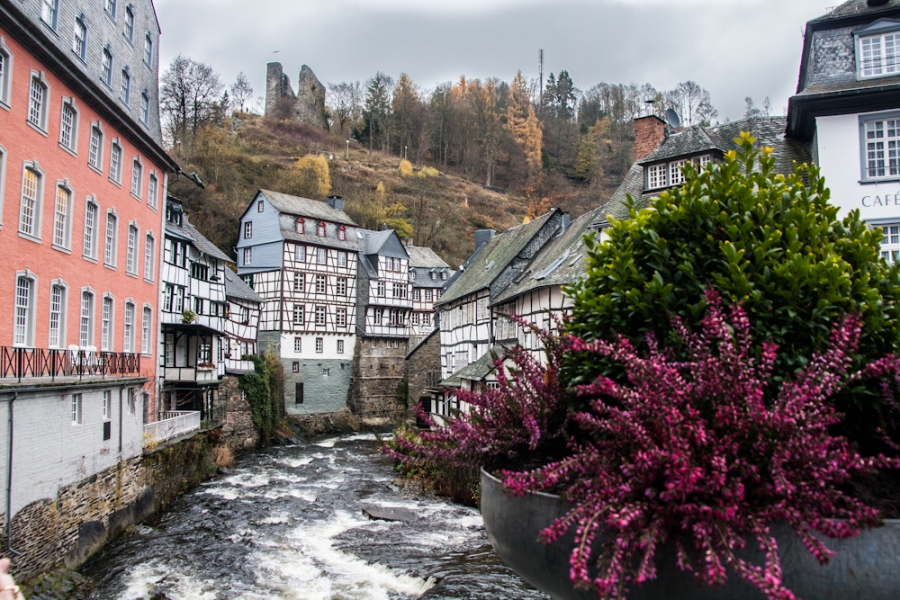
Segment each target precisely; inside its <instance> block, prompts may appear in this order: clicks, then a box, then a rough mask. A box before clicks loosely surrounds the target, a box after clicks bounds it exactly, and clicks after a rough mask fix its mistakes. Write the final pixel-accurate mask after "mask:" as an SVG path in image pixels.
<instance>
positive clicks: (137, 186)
mask: <svg viewBox="0 0 900 600" xmlns="http://www.w3.org/2000/svg"><path fill="white" fill-rule="evenodd" d="M143 182H144V167H143V165H141V161H140V160H138V159H137V158H135V159H134V161H133V162H132V163H131V195H132V196H134V197H135V198H140V197H141V187H142V184H143Z"/></svg>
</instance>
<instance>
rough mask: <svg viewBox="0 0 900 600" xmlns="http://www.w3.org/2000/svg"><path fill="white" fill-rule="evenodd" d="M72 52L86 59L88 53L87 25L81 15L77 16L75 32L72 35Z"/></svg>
mask: <svg viewBox="0 0 900 600" xmlns="http://www.w3.org/2000/svg"><path fill="white" fill-rule="evenodd" d="M72 52H74V53H75V55H76V56H78V58H80V59H81V60H84V58H85V56H86V55H87V25H85V24H84V20H82V18H81V17H76V18H75V32H74V34H73V35H72Z"/></svg>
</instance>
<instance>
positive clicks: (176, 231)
mask: <svg viewBox="0 0 900 600" xmlns="http://www.w3.org/2000/svg"><path fill="white" fill-rule="evenodd" d="M171 199H172V200H174V202H177V206H178V208H179V209H180V208H181V200H178V199H177V198H171ZM166 233H167V234H169V235H172V236H174V237H177V238H180V239H183V240H187V241H190V242H191V243H192V244H193V245H194V247H196V248H197V250H199V251H200V252H202V253H203V254H206V255H207V256H212V257H213V258H217V259H219V260H224V261H225V262H234V259H233V258H231V257H230V256H228V255H227V254H225V253H224V252H222V251H221V250H219V249H218V248H217V247H216V245H215V244H213V243H212V242H211V241H209V240H208V239H206V237H204V235H203V234H202V233H200V232H199V231H197V228H196V227H194V226H193V225H191V222H190V221H189V220H188V216H187V213H185V212H183V211H182V215H181V225H176V224H175V223H170V222H169V221H166ZM226 270H227V269H226Z"/></svg>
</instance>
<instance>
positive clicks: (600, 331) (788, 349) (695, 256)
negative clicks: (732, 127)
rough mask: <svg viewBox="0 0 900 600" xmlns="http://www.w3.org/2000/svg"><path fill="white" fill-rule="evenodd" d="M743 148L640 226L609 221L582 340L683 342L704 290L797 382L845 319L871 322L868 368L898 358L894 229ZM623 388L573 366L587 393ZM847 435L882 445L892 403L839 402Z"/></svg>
mask: <svg viewBox="0 0 900 600" xmlns="http://www.w3.org/2000/svg"><path fill="white" fill-rule="evenodd" d="M736 141H738V142H739V145H740V150H739V151H737V152H734V151H732V152H729V153H728V154H727V155H726V156H725V160H724V161H723V162H720V163H712V164H709V165H707V166H706V168H705V169H703V170H701V171H700V172H699V173H698V172H696V171H695V170H694V169H693V168H692V167H691V166H690V165H689V164H688V165H687V166H686V167H685V176H686V182H685V184H684V185H683V186H681V187H678V188H673V189H671V190H667V191H664V192H662V193H661V194H660V195H659V196H658V197H657V198H654V199H653V200H651V201H650V204H649V206H648V208H647V209H645V210H640V211H638V210H636V208H635V206H634V202H633V199H631V198H630V197H629V202H630V203H631V210H630V218H629V219H627V220H619V221H617V220H613V219H610V227H609V228H608V229H607V232H608V234H609V240H608V241H607V242H605V243H597V240H596V239H595V238H590V239H589V240H588V248H589V252H588V257H587V267H588V269H587V276H586V278H585V279H583V280H582V281H580V282H579V283H577V284H575V285H573V286H572V287H570V288H569V289H568V290H567V291H568V293H569V294H571V295H572V297H573V298H574V308H573V311H572V320H571V322H570V323H569V325H568V330H569V332H570V333H572V334H574V335H577V336H580V337H582V338H584V339H586V340H589V339H597V338H604V339H610V338H611V337H612V336H614V335H616V334H623V335H625V336H627V337H629V338H631V339H632V340H633V341H634V342H635V343H637V344H639V345H640V344H645V343H646V342H645V334H647V333H649V332H654V333H655V334H656V335H657V336H658V337H660V338H666V337H668V338H669V340H668V341H674V336H673V335H672V331H671V327H670V318H671V315H673V314H676V315H680V316H681V317H682V318H684V319H685V321H686V323H687V324H688V325H689V326H691V327H694V328H696V327H697V326H698V325H699V320H700V318H701V316H702V314H703V311H704V309H705V307H706V302H705V298H704V289H705V288H706V287H708V286H712V287H714V288H715V289H716V290H718V291H719V293H720V294H721V296H722V297H723V300H724V302H725V303H726V304H728V303H737V302H740V303H742V304H743V306H744V309H745V310H746V312H747V316H748V317H749V319H750V323H751V326H752V328H753V334H754V339H755V340H756V341H757V343H758V344H761V343H762V342H763V341H766V340H771V341H773V342H775V343H777V344H778V346H779V348H780V349H781V350H780V352H779V357H778V363H777V365H776V370H775V376H776V377H778V378H782V377H785V376H790V375H792V374H793V373H795V372H796V370H797V369H798V368H800V367H801V366H802V363H803V361H804V360H805V359H804V357H809V356H811V355H812V352H813V351H815V350H819V349H821V348H823V347H824V344H825V342H826V341H827V340H828V336H829V333H830V331H831V328H832V327H834V326H836V325H837V324H838V323H839V322H840V319H841V317H842V316H843V315H846V314H848V313H855V314H859V315H860V317H861V319H862V322H863V331H862V338H861V340H860V345H859V350H858V355H857V356H856V364H855V365H854V366H855V367H857V368H858V367H860V366H861V365H862V364H863V362H864V361H865V360H866V359H870V360H871V359H874V358H877V357H881V356H884V355H886V354H889V353H892V352H895V351H896V350H897V348H898V340H900V304H898V293H900V270H898V267H897V266H896V265H894V266H889V265H888V264H887V263H886V262H885V261H883V260H882V259H881V257H880V247H879V242H880V240H881V231H880V229H878V228H875V229H870V228H868V227H867V226H866V225H865V223H863V222H862V221H861V220H860V218H859V213H858V211H853V212H851V213H850V214H849V215H848V216H847V217H845V218H843V219H838V216H837V214H838V209H837V207H835V206H833V205H831V204H830V203H829V196H830V192H829V190H828V189H827V188H826V187H825V180H824V179H823V178H822V177H821V176H820V173H819V170H818V168H817V167H816V166H814V165H812V166H807V165H803V166H798V167H797V168H796V170H795V172H794V173H793V174H791V175H788V176H784V175H782V174H776V173H775V172H774V167H775V158H774V156H772V154H771V153H772V149H771V148H763V149H762V150H758V149H755V148H754V142H755V139H754V138H753V137H751V136H750V135H749V134H746V133H742V134H741V138H739V139H737V140H736ZM601 372H602V373H604V374H606V375H608V376H610V375H611V376H621V372H620V371H618V368H617V367H616V366H615V365H613V364H599V363H598V362H597V359H596V357H594V356H591V357H588V356H587V355H574V356H571V357H569V360H568V363H567V365H566V374H567V376H568V377H569V379H570V380H571V381H572V383H583V382H586V381H587V380H589V379H592V378H593V376H595V375H596V374H598V373H601ZM836 402H837V406H838V409H839V410H841V411H842V412H844V413H846V415H847V418H846V420H845V426H846V428H847V429H846V431H847V432H850V434H851V437H853V438H856V439H857V440H866V441H868V440H870V439H872V436H873V435H874V434H875V429H876V428H879V427H880V428H883V429H885V430H888V429H891V427H890V422H889V418H888V417H889V415H888V414H887V410H886V406H887V405H886V403H885V402H884V399H883V396H882V394H881V391H880V390H878V389H865V388H861V387H855V388H853V389H849V390H845V392H844V393H843V394H842V395H841V397H840V398H839V399H838V400H837V401H836Z"/></svg>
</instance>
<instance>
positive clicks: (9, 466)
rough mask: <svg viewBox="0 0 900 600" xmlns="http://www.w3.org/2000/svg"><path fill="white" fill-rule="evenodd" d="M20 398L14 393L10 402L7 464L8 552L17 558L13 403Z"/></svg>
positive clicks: (17, 393)
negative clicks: (13, 530)
mask: <svg viewBox="0 0 900 600" xmlns="http://www.w3.org/2000/svg"><path fill="white" fill-rule="evenodd" d="M18 398H19V392H13V397H12V398H11V399H10V401H9V423H8V425H7V427H8V428H9V450H8V454H7V463H6V550H7V552H10V553H12V554H15V555H16V556H21V555H22V553H21V552H19V551H18V550H16V549H15V548H13V547H12V514H10V513H11V511H12V465H13V403H14V402H15V401H16V400H17V399H18Z"/></svg>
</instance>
